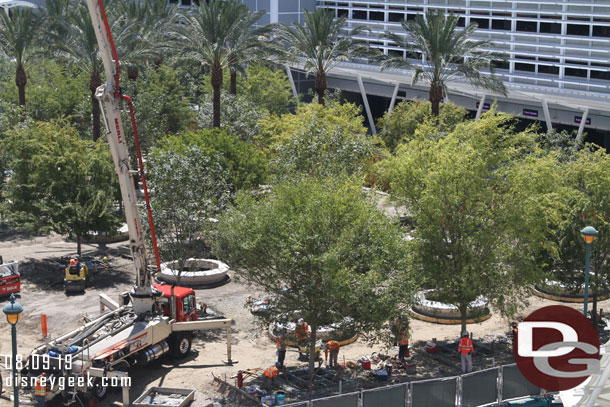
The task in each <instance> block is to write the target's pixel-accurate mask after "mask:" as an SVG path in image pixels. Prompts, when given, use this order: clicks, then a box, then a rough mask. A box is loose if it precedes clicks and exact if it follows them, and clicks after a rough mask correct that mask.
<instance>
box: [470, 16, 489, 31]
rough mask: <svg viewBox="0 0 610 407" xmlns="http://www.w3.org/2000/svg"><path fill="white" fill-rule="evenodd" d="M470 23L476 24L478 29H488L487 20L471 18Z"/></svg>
mask: <svg viewBox="0 0 610 407" xmlns="http://www.w3.org/2000/svg"><path fill="white" fill-rule="evenodd" d="M470 23H476V24H477V25H478V26H479V28H481V29H484V30H487V29H489V19H488V18H471V19H470Z"/></svg>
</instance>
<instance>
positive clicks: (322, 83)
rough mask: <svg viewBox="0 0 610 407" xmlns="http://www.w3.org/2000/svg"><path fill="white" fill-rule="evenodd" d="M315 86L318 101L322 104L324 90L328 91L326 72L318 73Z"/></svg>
mask: <svg viewBox="0 0 610 407" xmlns="http://www.w3.org/2000/svg"><path fill="white" fill-rule="evenodd" d="M314 87H315V88H316V93H317V94H318V103H319V104H321V105H322V106H324V105H325V103H324V92H325V91H326V74H325V73H317V74H316V80H315V82H314Z"/></svg>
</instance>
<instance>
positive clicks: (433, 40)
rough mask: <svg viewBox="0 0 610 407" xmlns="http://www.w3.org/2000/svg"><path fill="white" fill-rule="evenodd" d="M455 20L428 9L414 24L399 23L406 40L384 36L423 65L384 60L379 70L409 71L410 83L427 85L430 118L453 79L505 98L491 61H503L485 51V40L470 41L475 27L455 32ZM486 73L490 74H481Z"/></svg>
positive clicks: (487, 46)
mask: <svg viewBox="0 0 610 407" xmlns="http://www.w3.org/2000/svg"><path fill="white" fill-rule="evenodd" d="M458 20H459V16H456V15H453V14H450V15H448V16H447V15H445V14H444V13H442V12H437V11H432V10H431V9H429V10H428V11H427V12H426V15H425V16H422V15H417V16H416V17H415V19H414V20H410V21H402V22H401V24H402V28H403V30H404V31H405V32H406V34H407V35H406V36H403V35H400V34H398V33H396V32H386V34H385V38H387V39H388V40H390V41H392V42H394V43H396V44H399V45H400V47H402V48H404V49H406V51H407V55H409V56H413V55H417V54H418V53H421V54H423V57H424V63H423V65H421V66H420V65H415V64H413V63H412V62H410V61H409V59H406V58H403V57H397V56H394V57H387V56H384V58H382V59H383V64H382V67H383V69H385V68H411V69H414V70H415V75H414V76H413V83H414V84H415V83H417V82H418V81H419V80H420V79H424V80H426V81H428V82H429V83H430V103H432V115H434V116H438V114H439V105H440V103H441V99H442V98H443V93H446V91H447V83H449V82H450V81H453V80H456V79H466V80H467V81H469V82H470V83H471V84H472V85H474V86H476V87H480V88H483V89H489V90H491V91H493V92H499V93H502V94H504V95H506V88H505V87H504V84H503V83H502V81H501V80H500V79H499V78H498V77H496V76H495V75H494V74H493V72H494V69H493V68H494V66H493V64H492V62H493V61H496V60H503V59H505V56H504V55H503V54H501V53H498V52H493V51H488V50H489V49H493V48H494V45H493V43H491V42H490V41H487V40H473V39H472V38H471V37H472V34H473V33H474V32H475V31H476V30H477V28H478V26H477V24H476V23H471V24H469V25H468V27H466V28H464V29H462V30H458V29H457V24H458ZM482 69H489V71H490V72H491V74H489V75H487V74H481V70H482Z"/></svg>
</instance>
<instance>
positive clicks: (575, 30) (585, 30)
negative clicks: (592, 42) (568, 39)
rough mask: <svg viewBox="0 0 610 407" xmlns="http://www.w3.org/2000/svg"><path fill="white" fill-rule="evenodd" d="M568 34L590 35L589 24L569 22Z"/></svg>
mask: <svg viewBox="0 0 610 407" xmlns="http://www.w3.org/2000/svg"><path fill="white" fill-rule="evenodd" d="M568 35H582V36H585V37H588V36H589V26H588V25H584V24H568Z"/></svg>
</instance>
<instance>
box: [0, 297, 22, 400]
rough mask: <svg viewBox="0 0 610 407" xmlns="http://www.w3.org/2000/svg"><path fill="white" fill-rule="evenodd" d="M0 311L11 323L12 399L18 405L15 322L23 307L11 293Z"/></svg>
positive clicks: (17, 320)
mask: <svg viewBox="0 0 610 407" xmlns="http://www.w3.org/2000/svg"><path fill="white" fill-rule="evenodd" d="M2 311H3V312H4V313H5V314H6V319H7V320H8V323H9V324H11V336H12V339H13V360H12V362H13V363H12V364H13V400H14V402H15V403H14V406H15V407H19V388H18V387H19V386H17V322H19V316H20V315H21V313H22V312H23V307H22V306H21V304H19V303H18V302H15V294H11V302H9V303H8V304H6V305H5V306H4V308H2Z"/></svg>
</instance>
